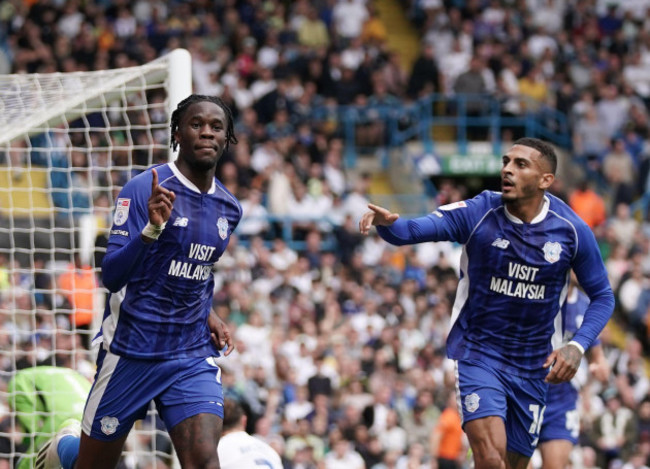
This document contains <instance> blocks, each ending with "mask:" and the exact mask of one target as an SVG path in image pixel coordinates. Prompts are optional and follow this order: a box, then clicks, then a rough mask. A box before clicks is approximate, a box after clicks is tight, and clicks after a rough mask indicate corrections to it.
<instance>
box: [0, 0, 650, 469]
mask: <svg viewBox="0 0 650 469" xmlns="http://www.w3.org/2000/svg"><path fill="white" fill-rule="evenodd" d="M387 3H389V4H390V3H393V4H397V5H398V7H399V8H398V11H400V12H402V13H403V16H404V17H405V18H406V19H407V20H408V22H407V24H408V29H409V31H410V34H411V35H412V36H415V37H416V38H417V39H416V41H415V43H414V44H415V46H414V47H412V48H410V49H407V48H404V49H396V48H394V47H391V45H390V37H391V35H393V34H394V33H393V31H392V30H391V29H390V27H389V24H390V22H389V18H387V17H385V15H382V12H385V11H387V10H386V4H387ZM178 47H183V48H186V49H188V50H189V51H190V53H191V55H192V73H193V82H194V91H195V92H196V93H202V94H215V95H219V96H221V97H222V99H224V100H225V101H226V103H228V104H229V106H230V107H231V109H232V110H233V114H234V117H235V122H236V125H235V130H236V135H237V138H238V139H239V143H238V145H236V146H234V147H233V148H231V150H230V152H229V153H228V154H227V155H224V158H223V160H222V161H221V162H220V165H219V177H220V179H221V181H222V182H224V184H225V185H226V186H227V187H228V188H229V189H230V190H231V191H232V192H233V193H234V194H235V195H236V196H237V197H238V198H239V199H240V200H241V201H242V206H243V209H244V219H243V220H242V223H241V224H240V226H239V227H238V229H237V232H236V236H235V237H233V239H232V241H231V243H230V246H229V248H228V250H227V252H226V254H225V255H224V256H223V257H222V259H220V261H219V262H218V263H217V265H216V272H215V278H216V289H215V295H214V308H215V309H216V311H217V312H218V313H219V314H220V315H221V316H222V317H223V318H226V319H227V320H228V322H229V323H230V324H231V326H232V329H233V331H234V332H235V337H236V345H237V351H236V352H235V353H234V354H233V355H232V356H230V357H229V358H227V359H224V360H222V361H221V365H222V366H223V369H224V373H223V380H224V388H225V390H226V394H227V395H228V396H230V397H233V398H235V399H237V400H239V401H240V402H242V403H243V404H244V405H245V407H246V409H247V412H248V414H249V420H248V422H249V428H248V430H249V431H250V433H253V434H255V435H256V436H258V437H259V438H262V439H264V440H265V441H267V442H269V443H270V444H271V445H272V446H274V447H275V448H276V449H277V450H278V452H279V453H280V454H281V455H282V458H283V461H284V463H285V467H286V468H287V469H289V468H295V469H307V468H325V469H334V468H339V467H345V468H350V469H353V468H364V467H365V468H368V469H384V468H399V469H405V468H424V467H427V468H431V467H437V465H438V462H439V458H440V459H442V460H444V461H455V463H456V464H457V466H456V467H463V466H465V465H466V464H468V456H467V445H466V442H465V441H464V439H463V435H462V433H461V431H460V429H459V426H458V420H457V419H458V416H457V414H456V410H455V404H454V400H453V399H454V397H455V396H454V379H455V378H454V372H453V364H451V363H450V362H449V361H448V360H447V359H446V358H445V336H446V331H447V329H448V325H449V319H450V314H451V306H452V304H453V300H454V295H455V289H456V285H457V268H458V259H459V256H460V252H459V247H458V246H456V245H453V244H451V243H436V244H424V245H418V246H417V247H399V248H397V247H393V246H389V245H387V244H386V243H384V242H383V241H381V240H380V239H378V237H377V236H376V235H374V234H371V235H370V236H368V237H367V238H363V237H361V236H360V235H359V234H358V227H357V222H358V219H359V217H360V216H361V214H362V213H363V212H364V211H365V208H366V205H367V203H368V202H370V201H375V200H376V197H379V195H380V194H378V193H377V191H376V186H375V179H374V178H375V175H374V174H373V172H372V171H364V170H360V169H359V167H355V166H351V165H349V164H346V152H347V151H349V150H350V144H351V143H350V141H349V140H348V139H347V138H346V133H345V128H344V125H343V124H342V122H341V120H340V114H339V113H338V110H339V109H340V107H341V106H348V105H353V106H356V108H355V109H357V110H358V111H359V112H360V113H365V114H364V115H366V117H367V120H364V121H357V124H359V123H361V124H360V125H356V127H355V132H354V135H355V140H354V141H353V142H352V145H353V146H354V145H359V146H363V147H371V148H382V147H384V146H385V145H386V143H387V141H388V140H389V139H390V136H387V132H388V128H387V126H385V125H383V124H382V121H381V119H378V118H373V116H377V115H379V114H373V113H372V110H373V109H375V110H378V109H385V108H386V107H388V108H391V107H393V108H397V107H400V106H407V105H408V104H409V103H416V102H418V100H422V99H426V97H427V96H430V95H432V94H437V95H441V96H446V97H454V96H469V97H471V96H473V95H485V94H487V95H489V96H491V97H492V98H494V99H495V100H496V102H498V104H499V109H498V113H499V115H500V116H507V117H517V116H522V117H523V116H527V117H530V116H531V115H532V116H533V118H535V119H539V120H544V119H545V118H546V116H547V114H548V110H553V111H554V112H559V113H562V115H564V116H566V122H567V127H566V129H560V131H562V132H565V133H566V136H567V137H568V138H567V140H566V144H565V145H564V146H563V147H560V150H561V151H562V153H563V154H564V155H565V157H566V158H567V159H568V162H569V166H570V171H568V172H567V175H570V176H571V177H566V178H563V179H561V180H560V182H559V183H558V184H557V185H556V186H555V187H554V188H553V192H554V193H555V194H556V195H558V196H560V197H561V198H563V199H564V200H565V201H567V202H568V203H569V204H570V205H571V206H572V207H573V208H574V209H575V210H576V211H577V212H578V213H579V214H580V215H581V216H582V217H583V218H584V219H585V221H586V222H587V223H588V224H589V225H590V226H591V227H592V228H593V230H594V233H595V234H596V237H597V239H598V242H599V244H600V246H601V252H602V256H603V259H604V261H605V263H606V266H607V269H608V273H609V276H610V281H611V283H612V287H613V288H614V290H615V292H616V294H617V309H616V313H615V316H614V318H613V319H612V321H611V324H610V325H609V326H608V327H607V329H606V330H605V331H604V332H603V335H602V341H603V346H604V347H605V350H606V354H607V357H608V360H609V362H610V364H611V366H612V370H613V373H612V376H611V379H610V382H608V383H597V382H593V380H591V379H590V378H589V377H587V376H585V377H583V388H582V392H581V396H582V400H581V404H580V418H581V422H582V430H581V435H580V449H579V451H577V452H576V454H575V455H574V456H575V458H576V462H575V467H607V465H609V466H610V467H624V468H626V469H628V468H634V469H638V468H642V467H646V466H647V465H650V394H649V391H650V381H649V380H648V373H647V371H646V370H647V367H646V362H645V357H646V355H647V352H648V351H649V350H650V340H649V336H648V333H649V331H650V329H649V328H648V327H647V326H648V312H649V311H650V281H649V279H650V219H648V217H647V201H646V195H647V193H648V191H649V190H650V187H648V183H649V181H648V174H649V172H650V171H649V170H650V146H648V112H649V111H650V107H649V106H650V0H618V1H616V0H317V1H303V0H297V1H281V0H218V1H205V0H192V1H162V0H136V1H128V0H114V1H108V0H88V1H83V0H69V1H63V0H23V1H21V0H8V1H5V2H2V4H1V5H0V71H1V72H2V73H50V72H57V71H60V72H75V71H90V70H104V69H112V68H122V67H129V66H135V65H139V64H143V63H147V62H150V61H151V60H154V59H155V58H157V57H159V56H161V55H163V54H165V53H167V52H169V51H171V50H173V49H175V48H178ZM152 99H155V97H154V98H152ZM161 99H162V98H161ZM481 102H482V101H481V100H480V99H475V100H471V99H468V100H467V102H466V104H465V108H464V112H465V113H466V114H467V115H469V116H481V115H484V114H485V113H486V112H488V111H487V110H486V109H485V108H484V107H483V106H481ZM434 112H443V113H450V114H452V113H458V112H459V110H458V109H457V108H453V107H444V108H442V109H441V108H440V107H436V108H435V109H434ZM120 118H121V117H120V116H116V117H115V119H116V120H119V119H120ZM149 118H150V120H151V121H152V122H156V121H157V120H159V119H160V118H159V116H156V115H151V116H149ZM523 132H524V129H523V128H521V127H517V126H510V127H509V126H505V127H503V128H500V129H499V131H498V135H495V131H494V128H493V127H490V126H489V125H488V126H477V127H476V128H473V129H471V132H470V134H469V135H468V137H469V138H470V139H472V140H476V139H479V140H486V141H494V140H495V139H498V140H502V141H504V142H507V141H511V140H512V139H514V138H516V137H518V136H521V135H523ZM141 137H142V138H144V142H145V143H146V138H147V137H146V136H141ZM455 137H456V134H455V133H453V132H452V141H453V139H454V138H455ZM149 138H151V137H149ZM153 138H154V139H156V140H157V141H161V142H167V141H168V138H169V136H168V130H167V129H163V130H160V131H159V132H157V133H154V135H153ZM100 139H101V136H93V135H91V136H90V140H91V141H95V140H97V141H99V140H100ZM134 140H137V138H135V139H134ZM71 145H72V148H73V150H72V151H70V152H69V153H64V154H62V155H59V156H60V157H61V158H63V161H61V162H59V164H58V166H59V167H71V168H73V170H72V173H71V174H72V179H71V180H68V179H66V180H65V181H63V182H58V181H56V180H54V179H53V180H52V181H50V183H51V184H52V186H53V187H59V186H58V184H64V185H68V186H69V187H74V188H75V191H76V192H75V194H76V195H75V197H72V198H65V199H64V200H53V203H54V204H55V205H56V206H57V207H63V206H65V208H67V209H70V210H71V212H70V213H72V214H73V216H74V217H75V218H74V219H75V221H76V222H80V220H81V219H82V218H83V216H84V215H88V214H89V213H91V215H92V216H93V217H94V218H95V219H96V221H97V223H98V226H99V236H98V237H97V239H96V240H95V245H96V250H95V255H94V256H93V257H86V258H85V259H84V258H81V257H80V256H75V258H74V259H71V262H70V263H69V265H67V264H66V265H65V266H63V267H62V268H61V269H60V270H59V271H57V273H56V274H54V273H53V271H48V269H45V268H43V263H44V261H43V260H38V259H35V260H34V264H35V265H33V266H32V267H36V269H34V268H31V269H28V268H26V267H27V266H25V265H23V266H21V265H20V263H19V261H16V260H15V259H14V260H13V261H11V260H10V258H9V256H0V301H2V311H11V313H10V314H0V330H1V331H4V332H3V333H2V334H0V349H4V350H16V354H15V355H8V354H5V355H2V360H3V362H2V363H0V367H1V369H2V370H3V375H2V377H3V380H0V389H1V388H2V387H3V386H4V385H6V379H7V378H8V377H9V376H10V373H11V372H12V371H13V370H14V369H20V368H24V367H29V366H34V365H37V364H56V365H58V366H67V367H71V368H75V369H77V370H78V371H80V372H81V373H82V374H84V375H85V376H88V378H89V379H91V378H92V375H93V371H94V363H93V360H92V358H91V353H90V352H89V340H88V339H89V337H90V333H91V331H90V330H91V329H92V317H93V314H95V313H94V311H96V309H97V305H96V302H97V299H96V298H97V294H96V292H98V291H100V290H101V276H100V275H99V274H98V271H97V268H96V267H97V266H99V265H100V262H101V255H102V249H101V248H102V247H103V246H105V242H106V227H108V226H109V225H110V223H111V211H112V208H111V205H112V202H111V200H112V197H114V195H115V194H114V193H113V192H112V191H114V190H115V189H116V188H117V189H119V187H120V186H121V185H123V184H124V182H125V181H126V180H128V178H130V176H131V173H130V171H129V170H127V169H125V167H124V165H123V164H122V163H121V160H120V158H123V157H124V155H122V154H121V153H119V152H115V153H110V152H103V151H97V152H84V151H82V150H79V151H77V150H74V148H80V147H82V146H83V145H84V141H83V140H81V141H79V142H71ZM16 146H18V147H20V144H18V143H17V144H15V145H14V147H16ZM97 146H98V147H101V146H102V145H101V144H100V143H97ZM12 155H14V156H12ZM25 155H27V157H28V158H29V159H30V161H31V163H32V164H38V161H36V160H37V159H38V155H33V154H32V155H29V152H25V151H23V152H20V151H18V152H16V148H12V149H10V150H8V151H7V152H6V155H5V157H6V161H7V162H10V163H13V164H14V167H15V166H16V165H18V166H20V164H21V158H24V157H25ZM376 155H377V154H376V153H372V152H371V153H370V154H369V155H365V156H364V158H366V159H368V158H376ZM145 157H148V158H149V159H148V160H146V158H145V162H146V163H157V162H162V161H166V159H167V150H166V145H165V144H163V145H160V146H159V148H157V149H155V150H154V152H153V154H151V153H148V154H146V155H145ZM133 159H134V161H137V155H133ZM35 161H36V163H35ZM50 163H52V164H54V166H57V164H55V163H53V162H50ZM358 163H359V164H360V165H361V164H362V163H363V160H360V161H359V162H358ZM369 167H371V166H369ZM109 168H122V169H109ZM53 174H56V173H53ZM52 177H53V178H54V177H55V176H52ZM469 195H471V194H470V193H469V191H468V189H467V188H466V187H464V186H463V185H461V184H456V183H455V182H454V181H452V180H444V179H442V180H439V181H438V183H437V184H436V187H435V191H434V192H433V193H432V194H423V196H424V197H429V196H430V197H429V199H430V200H428V203H429V204H430V206H432V207H435V206H436V205H440V204H444V203H449V202H453V201H457V200H460V199H462V198H465V197H467V196H469ZM410 208H412V207H410ZM402 213H409V212H408V207H407V208H406V209H405V210H403V211H402ZM287 215H291V216H292V217H293V218H292V219H291V222H290V223H288V224H287V223H285V222H281V220H282V219H283V218H282V217H286V216H287ZM39 263H41V264H39ZM35 272H36V273H35ZM21 311H22V312H24V313H25V314H24V315H21V314H20V312H21ZM70 311H72V313H70ZM26 330H27V331H32V332H33V331H36V330H38V331H39V333H38V334H34V333H29V334H25V333H24V331H26ZM21 331H22V332H21ZM53 350H55V351H56V352H54V353H52V352H51V351H53ZM3 417H4V420H3V421H2V423H0V432H5V433H2V434H3V435H8V436H5V437H4V438H1V439H0V468H3V469H4V468H5V467H10V466H9V464H10V463H9V461H10V456H9V455H8V454H7V453H8V450H7V448H10V447H11V445H10V444H9V440H10V439H11V438H12V436H11V434H9V433H6V432H8V429H9V428H10V426H9V423H10V418H9V414H8V409H7V407H6V403H2V402H0V419H2V418H3ZM150 443H151V442H147V441H144V442H141V444H142V445H144V446H146V445H147V444H150ZM158 445H159V447H160V445H162V446H163V447H164V446H165V442H164V441H162V442H160V441H159V442H158ZM163 453H164V452H163ZM3 463H4V464H5V465H4V466H3ZM167 464H170V463H169V461H168V460H166V459H165V457H164V456H161V457H160V459H159V461H158V465H157V467H166V465H167ZM131 465H132V466H133V467H147V466H145V463H144V462H142V463H140V464H139V465H138V462H137V461H131Z"/></svg>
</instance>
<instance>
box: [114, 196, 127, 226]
mask: <svg viewBox="0 0 650 469" xmlns="http://www.w3.org/2000/svg"><path fill="white" fill-rule="evenodd" d="M129 207H131V199H117V205H116V207H115V215H113V223H114V224H115V225H116V226H122V225H123V224H125V223H126V220H128V219H129Z"/></svg>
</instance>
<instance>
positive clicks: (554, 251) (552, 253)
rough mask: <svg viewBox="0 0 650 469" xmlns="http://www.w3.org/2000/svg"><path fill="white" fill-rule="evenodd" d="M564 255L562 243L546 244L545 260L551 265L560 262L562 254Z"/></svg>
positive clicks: (548, 242)
mask: <svg viewBox="0 0 650 469" xmlns="http://www.w3.org/2000/svg"><path fill="white" fill-rule="evenodd" d="M561 253H562V245H561V244H560V243H557V242H555V243H551V242H550V241H547V242H546V244H544V259H546V260H547V261H548V262H550V263H551V264H553V263H555V262H557V261H559V260H560V254H561Z"/></svg>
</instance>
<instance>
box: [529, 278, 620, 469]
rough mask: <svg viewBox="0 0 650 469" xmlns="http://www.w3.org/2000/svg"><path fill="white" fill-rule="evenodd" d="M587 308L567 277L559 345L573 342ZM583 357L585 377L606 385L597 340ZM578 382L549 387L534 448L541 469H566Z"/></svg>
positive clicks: (576, 420) (575, 428) (574, 433)
mask: <svg viewBox="0 0 650 469" xmlns="http://www.w3.org/2000/svg"><path fill="white" fill-rule="evenodd" d="M588 305H589V298H587V295H585V294H584V293H583V292H582V291H580V289H579V288H578V285H577V279H576V278H575V275H571V282H570V284H569V292H568V294H567V300H566V302H565V303H564V306H563V307H562V314H563V318H564V320H563V324H564V334H563V339H562V341H563V343H566V342H568V341H570V340H571V339H572V338H573V335H574V334H575V332H576V331H577V330H578V328H579V327H580V324H582V320H583V316H584V313H585V311H586V310H587V306H588ZM585 357H586V358H587V362H588V363H589V373H590V374H591V375H592V376H593V377H594V378H596V379H597V380H598V381H600V382H602V383H605V384H606V383H607V382H608V380H609V373H610V369H609V363H608V362H607V359H606V358H605V353H604V351H603V347H602V346H601V345H600V339H598V338H596V340H594V341H593V342H592V344H591V347H589V349H588V350H587V351H586V353H585ZM579 375H582V373H579ZM580 379H584V377H583V376H576V377H574V378H573V379H572V380H571V381H570V382H563V383H559V384H553V385H551V386H549V390H548V394H547V396H546V412H545V413H544V420H543V422H542V428H541V430H540V433H539V444H538V446H537V449H538V450H539V452H540V456H541V458H542V469H564V468H565V467H567V465H568V463H569V457H570V455H571V450H572V449H573V447H574V446H575V445H576V444H577V443H578V436H579V434H580V415H579V413H578V398H579V389H580V382H579V380H580Z"/></svg>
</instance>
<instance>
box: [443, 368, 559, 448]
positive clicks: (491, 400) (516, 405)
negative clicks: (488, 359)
mask: <svg viewBox="0 0 650 469" xmlns="http://www.w3.org/2000/svg"><path fill="white" fill-rule="evenodd" d="M456 366H457V373H458V374H457V384H458V389H459V391H460V398H461V407H462V419H463V425H464V424H465V423H467V422H470V421H472V420H476V419H480V418H485V417H492V416H496V417H501V419H503V421H504V423H505V426H506V438H507V446H506V447H507V450H508V451H511V452H516V453H519V454H523V455H524V456H528V457H530V456H532V454H533V452H534V451H535V447H536V446H537V442H538V437H539V430H540V427H541V422H542V419H543V418H544V406H545V401H546V393H547V389H548V384H546V383H545V382H544V380H543V379H540V378H523V377H520V376H515V375H512V374H507V373H505V372H502V371H500V370H495V369H492V368H490V367H489V366H488V365H486V364H483V363H481V362H478V361H475V360H459V361H457V362H456Z"/></svg>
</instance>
